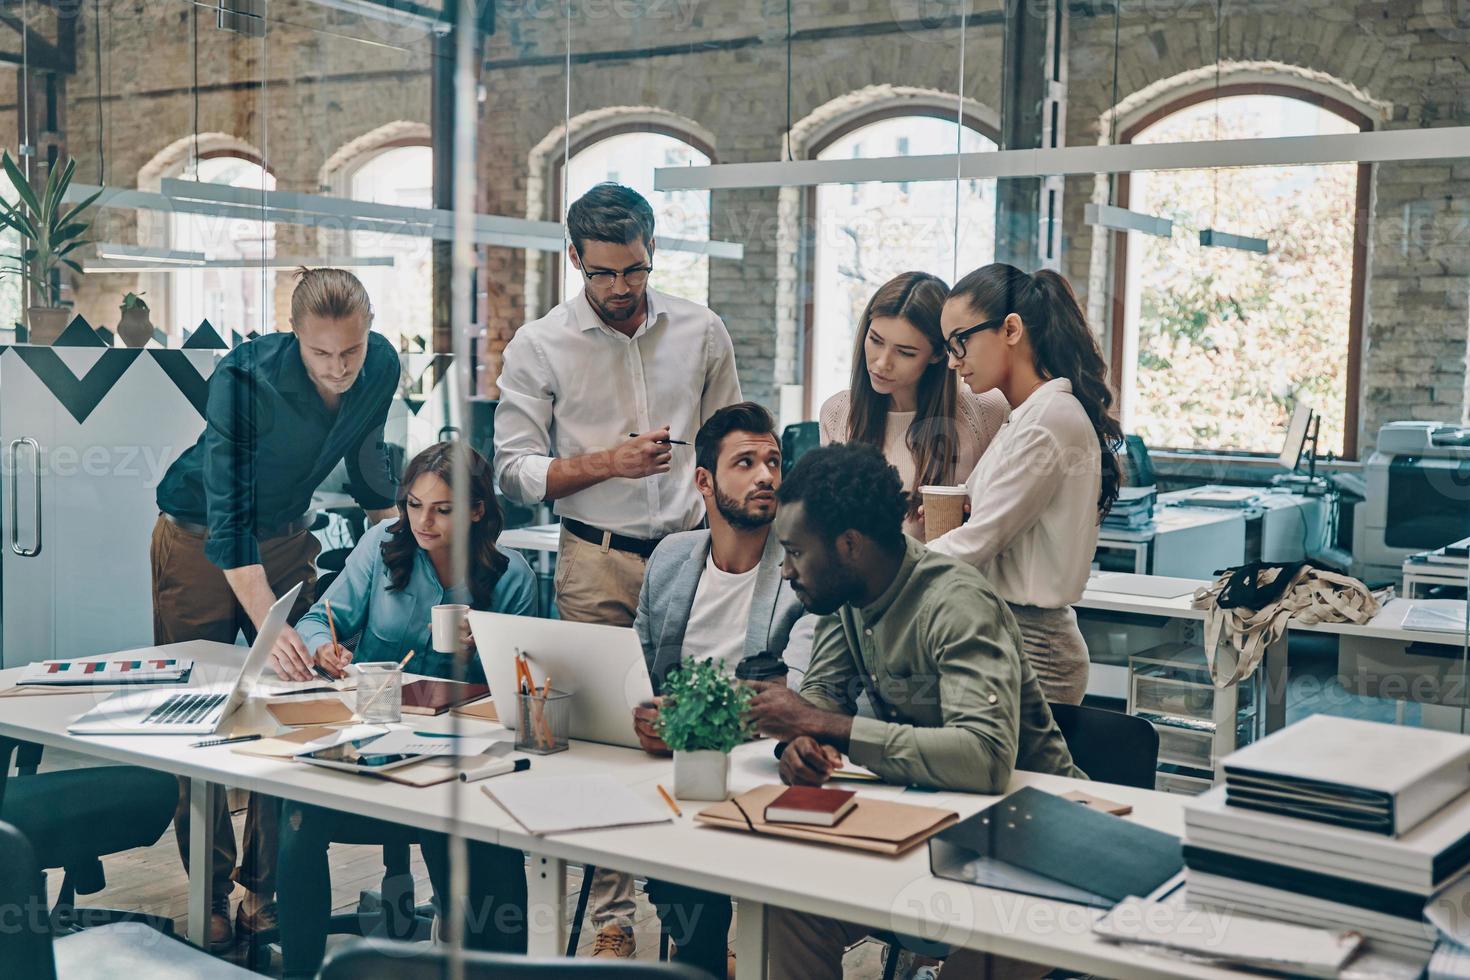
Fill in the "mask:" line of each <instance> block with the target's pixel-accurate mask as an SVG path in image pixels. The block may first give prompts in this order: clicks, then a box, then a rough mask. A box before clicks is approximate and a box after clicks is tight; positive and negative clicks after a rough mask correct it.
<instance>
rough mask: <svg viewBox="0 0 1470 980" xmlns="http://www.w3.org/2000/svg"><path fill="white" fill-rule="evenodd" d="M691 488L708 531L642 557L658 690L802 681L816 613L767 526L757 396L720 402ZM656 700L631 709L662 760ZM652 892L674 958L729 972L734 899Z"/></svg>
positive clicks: (648, 653)
mask: <svg viewBox="0 0 1470 980" xmlns="http://www.w3.org/2000/svg"><path fill="white" fill-rule="evenodd" d="M694 458H695V470H694V483H695V486H696V488H697V489H698V490H699V493H700V495H701V496H703V497H704V502H705V512H706V514H707V515H708V518H709V528H708V529H705V530H698V531H683V532H680V533H677V534H671V535H669V536H668V537H666V538H664V539H663V541H661V542H660V543H659V546H658V547H657V548H656V549H654V552H653V555H652V556H651V557H650V558H649V560H648V568H647V570H646V571H645V572H644V577H643V589H642V591H641V593H640V594H639V596H638V614H637V618H636V619H635V620H634V622H633V628H634V629H636V630H637V631H638V638H639V639H640V640H642V641H643V655H644V658H645V659H646V660H647V661H648V672H649V674H650V676H651V677H652V678H653V688H654V691H655V692H659V691H662V689H663V684H664V680H665V678H666V677H667V675H668V672H669V671H670V670H672V669H673V668H674V667H677V666H678V665H679V664H680V663H681V662H682V661H683V660H685V659H686V658H687V659H697V660H704V659H718V660H720V661H721V662H722V663H723V664H725V665H726V668H727V669H728V670H731V671H733V670H734V669H735V668H736V666H737V665H738V664H739V663H740V662H741V661H743V660H747V659H749V658H752V657H757V656H762V655H764V656H766V657H770V658H782V659H784V660H785V661H786V663H787V665H788V667H789V668H790V672H789V674H788V681H789V682H794V683H800V679H801V676H802V675H804V674H805V672H806V666H807V662H808V661H809V660H810V659H811V640H812V633H813V629H812V626H813V624H814V622H815V617H812V616H809V615H806V610H805V609H803V608H802V605H801V602H800V600H798V599H797V598H796V594H795V593H794V592H793V591H792V589H791V586H790V585H789V584H787V583H786V582H785V581H784V580H783V579H782V576H781V558H782V550H781V545H780V544H779V542H777V540H776V536H775V535H774V534H772V533H771V522H772V521H773V520H774V519H775V517H776V491H777V490H778V489H780V487H781V444H780V442H779V440H778V439H777V438H776V425H775V422H774V420H773V419H772V418H771V413H770V412H768V411H766V410H765V409H764V408H762V407H761V406H760V405H757V404H755V403H754V402H741V403H740V404H737V405H730V406H727V407H725V408H722V409H720V410H719V411H717V412H715V413H714V414H713V415H711V416H710V417H709V418H708V419H707V420H706V421H705V423H704V424H703V425H702V426H700V429H699V434H698V435H697V436H695V439H694ZM657 720H658V707H657V703H656V702H655V704H654V705H653V706H644V707H640V708H638V709H637V710H635V711H634V713H633V725H634V728H635V730H636V731H637V732H638V738H639V741H640V742H642V744H643V747H644V749H646V750H647V751H649V752H653V753H657V754H660V755H663V754H667V753H668V751H669V750H668V746H666V745H664V743H663V741H662V740H661V739H660V738H659V737H658V734H657V731H656V730H655V725H656V724H657ZM648 898H649V900H650V901H651V902H653V904H654V907H655V908H656V909H657V910H658V914H659V918H660V919H662V920H663V923H664V925H665V927H666V928H667V929H668V930H669V936H670V938H671V939H672V940H673V941H674V943H675V951H674V959H675V960H678V961H680V962H684V963H688V964H690V965H692V966H696V967H698V968H700V969H703V970H706V971H708V972H710V973H711V974H712V975H714V976H717V977H718V976H725V975H726V974H727V973H729V975H731V976H733V964H732V963H731V957H730V956H729V953H728V949H727V946H726V939H727V937H728V934H729V930H730V900H729V899H728V898H726V897H725V896H723V895H715V894H712V893H710V892H702V891H698V890H697V889H692V888H685V887H683V886H680V885H673V884H669V883H668V882H660V881H650V882H649V883H648Z"/></svg>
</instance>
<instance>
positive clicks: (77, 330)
mask: <svg viewBox="0 0 1470 980" xmlns="http://www.w3.org/2000/svg"><path fill="white" fill-rule="evenodd" d="M51 346H52V347H109V346H111V345H110V344H108V343H107V342H106V341H104V340H103V339H102V338H101V337H99V336H98V335H97V331H95V330H93V329H92V325H91V324H90V323H88V322H87V320H86V318H85V317H83V316H82V315H81V314H80V313H79V314H77V315H76V316H74V317H72V321H71V323H70V324H69V325H68V326H67V328H66V329H65V330H63V331H61V336H59V337H57V338H56V339H55V340H54V341H52V342H51Z"/></svg>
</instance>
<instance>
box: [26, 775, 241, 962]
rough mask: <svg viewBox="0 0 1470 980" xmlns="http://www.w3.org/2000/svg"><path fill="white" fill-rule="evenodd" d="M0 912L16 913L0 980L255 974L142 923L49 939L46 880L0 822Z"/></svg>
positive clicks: (29, 851)
mask: <svg viewBox="0 0 1470 980" xmlns="http://www.w3.org/2000/svg"><path fill="white" fill-rule="evenodd" d="M6 761H7V763H8V762H9V758H8V757H7V759H6ZM170 778H172V777H170ZM175 792H177V784H175ZM0 908H3V909H9V910H19V911H20V912H21V914H20V915H19V916H15V917H10V916H7V918H6V927H5V928H3V929H0V975H4V976H6V977H24V978H25V980H93V978H97V980H103V978H107V980H111V978H114V977H126V976H135V977H148V978H149V980H184V978H186V977H187V978H191V980H193V978H198V980H247V978H250V977H254V976H255V974H253V973H250V972H249V971H247V970H242V969H241V968H240V967H238V966H235V965H234V964H232V963H229V962H226V961H225V960H221V959H216V958H215V957H213V956H210V955H209V954H208V953H206V952H204V951H203V950H201V949H197V948H195V947H193V946H190V945H189V944H188V943H186V942H183V941H182V940H179V939H176V938H174V937H173V936H171V935H166V934H164V933H162V932H159V931H158V930H156V929H153V928H152V927H150V926H149V925H147V924H146V923H143V922H114V923H111V924H108V925H103V926H97V927H96V928H92V929H84V930H82V931H81V932H74V933H71V934H68V935H63V936H56V937H53V933H52V930H51V923H50V921H49V916H48V915H47V914H46V879H45V878H44V877H42V875H41V868H40V866H39V865H38V864H37V863H36V855H35V852H34V851H33V850H32V848H31V844H30V842H29V841H28V840H26V838H25V835H24V834H22V833H21V832H20V831H19V830H17V829H16V828H15V827H14V826H12V825H11V824H8V823H0Z"/></svg>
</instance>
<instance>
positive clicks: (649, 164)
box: [552, 124, 711, 303]
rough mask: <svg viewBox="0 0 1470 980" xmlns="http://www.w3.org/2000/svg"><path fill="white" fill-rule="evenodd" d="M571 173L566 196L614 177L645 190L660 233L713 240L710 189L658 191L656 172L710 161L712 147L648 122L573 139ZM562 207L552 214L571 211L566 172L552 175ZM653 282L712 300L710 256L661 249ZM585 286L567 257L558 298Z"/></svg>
mask: <svg viewBox="0 0 1470 980" xmlns="http://www.w3.org/2000/svg"><path fill="white" fill-rule="evenodd" d="M572 150H573V152H572V154H571V159H570V161H569V163H568V165H567V173H566V201H575V200H576V199H577V198H579V197H581V196H582V195H583V194H585V193H587V192H588V191H589V190H591V189H592V187H593V185H594V184H599V183H601V182H603V181H605V180H610V181H614V182H616V183H619V184H623V185H625V186H627V187H631V188H633V190H635V191H637V192H638V193H640V194H642V195H643V196H644V197H646V198H648V203H649V204H651V205H652V206H653V217H654V227H655V229H656V230H655V233H654V235H655V238H660V239H662V238H688V239H695V240H699V241H708V240H709V191H655V190H654V189H653V171H654V169H655V168H657V167H688V166H695V167H699V166H704V165H706V164H708V163H710V162H711V161H710V153H709V151H708V148H704V147H699V146H696V145H694V144H693V143H691V142H689V141H687V140H685V139H683V138H681V137H680V136H678V135H676V134H674V133H672V132H666V131H660V130H658V129H656V128H654V127H652V126H649V125H646V124H634V128H633V129H631V130H627V129H614V130H605V131H603V132H600V133H597V134H595V135H593V136H592V138H591V139H590V140H589V141H588V142H586V143H584V144H583V145H582V146H581V147H580V148H578V147H577V146H576V144H573V148H572ZM552 187H553V193H554V194H556V195H557V204H558V206H557V207H556V208H555V209H554V210H553V213H554V214H556V215H557V216H558V218H559V219H564V218H565V216H566V207H567V206H566V204H565V203H563V202H562V201H561V199H560V194H561V174H560V168H559V167H558V168H556V169H555V171H554V172H553V175H552ZM653 265H654V273H653V278H652V279H651V280H650V282H651V283H652V284H653V287H654V288H655V289H657V290H659V291H660V292H664V293H669V294H670V295H673V296H679V297H682V298H683V299H687V300H692V301H694V302H696V303H707V302H709V257H708V256H704V255H698V254H696V253H694V252H676V251H674V250H672V249H658V250H657V252H656V254H655V255H654V260H653ZM581 288H582V274H581V273H580V272H578V271H577V270H576V269H575V268H574V267H573V266H572V264H571V261H570V260H568V259H563V261H562V263H561V272H560V276H559V278H558V293H557V300H558V301H562V300H565V299H566V298H567V296H569V295H575V294H576V292H577V291H578V290H580V289H581Z"/></svg>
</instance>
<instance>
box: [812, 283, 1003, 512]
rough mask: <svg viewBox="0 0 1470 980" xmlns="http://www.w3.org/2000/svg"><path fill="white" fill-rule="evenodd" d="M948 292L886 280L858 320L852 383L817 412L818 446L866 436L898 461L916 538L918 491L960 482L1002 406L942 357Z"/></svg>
mask: <svg viewBox="0 0 1470 980" xmlns="http://www.w3.org/2000/svg"><path fill="white" fill-rule="evenodd" d="M948 292H949V289H948V287H947V286H946V285H945V284H944V282H943V280H941V279H939V278H938V277H937V276H931V275H929V274H928V273H926V272H905V273H902V274H900V275H897V276H895V277H894V278H892V279H890V280H889V281H888V282H886V283H884V284H883V285H882V286H881V287H880V288H879V289H878V291H877V292H876V293H874V294H873V298H872V299H870V300H869V301H868V305H867V308H866V309H864V310H863V315H862V319H861V320H859V321H858V328H857V331H856V337H855V342H856V349H855V350H854V352H853V357H852V383H851V385H850V386H849V389H848V390H847V391H840V392H838V393H837V394H835V395H833V396H832V397H831V398H829V399H827V401H826V402H825V403H824V404H823V405H822V409H821V412H820V415H819V418H820V428H821V437H822V445H824V446H825V445H827V444H828V443H832V442H866V443H869V444H870V445H873V446H876V447H878V448H879V449H880V450H881V451H882V452H883V455H884V456H885V457H886V458H887V460H888V462H890V463H892V464H893V466H894V467H895V468H897V470H898V473H899V476H900V477H901V478H902V479H903V485H904V489H906V490H908V491H910V496H909V512H908V515H907V517H906V518H905V520H904V531H905V533H907V534H909V535H911V536H913V537H916V538H919V539H920V540H922V539H923V537H924V529H923V521H922V520H920V519H919V516H918V510H919V504H920V503H921V502H922V501H921V500H920V496H919V494H918V493H917V492H916V491H917V489H918V488H919V487H921V486H929V485H935V484H949V485H953V484H957V483H961V482H963V481H964V480H965V478H966V477H968V476H969V475H970V471H971V470H972V469H974V468H975V463H976V462H977V461H978V460H979V459H980V456H981V455H982V454H983V453H984V452H985V448H986V447H987V446H989V445H990V440H991V439H992V438H994V436H995V433H996V431H997V430H999V429H1000V427H1001V424H1002V423H1004V422H1005V420H1006V413H1007V411H1008V407H1007V406H1006V402H1005V398H1004V397H1003V396H1002V395H1001V394H1000V392H998V391H988V392H985V393H984V394H980V395H976V394H973V393H971V392H970V391H968V390H966V389H964V388H962V387H961V386H959V385H958V384H957V382H956V380H955V375H954V372H953V371H951V370H949V368H948V366H947V365H946V364H945V353H944V335H943V334H942V333H941V332H940V328H939V314H940V311H941V310H942V309H943V308H944V300H945V297H946V296H947V295H948Z"/></svg>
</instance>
